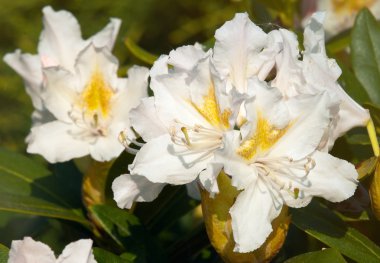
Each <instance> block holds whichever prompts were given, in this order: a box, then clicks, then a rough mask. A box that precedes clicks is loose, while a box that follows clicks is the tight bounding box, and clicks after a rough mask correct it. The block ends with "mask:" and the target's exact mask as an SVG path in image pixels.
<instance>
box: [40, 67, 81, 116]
mask: <svg viewBox="0 0 380 263" xmlns="http://www.w3.org/2000/svg"><path fill="white" fill-rule="evenodd" d="M44 75H45V77H46V85H45V89H44V90H43V91H42V93H41V97H42V99H43V102H44V106H45V107H46V108H47V109H48V110H49V111H50V112H51V113H52V114H53V115H54V116H55V117H56V118H57V119H58V120H60V121H64V122H72V119H71V117H70V114H69V113H70V111H71V110H72V108H73V104H74V103H75V102H76V99H77V94H76V92H75V87H77V86H78V82H77V80H76V78H75V76H74V75H72V74H71V73H70V72H69V71H67V70H65V69H63V68H60V67H51V68H47V69H44Z"/></svg>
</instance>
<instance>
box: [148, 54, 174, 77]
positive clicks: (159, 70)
mask: <svg viewBox="0 0 380 263" xmlns="http://www.w3.org/2000/svg"><path fill="white" fill-rule="evenodd" d="M168 60H169V56H168V55H161V56H160V57H159V58H158V59H157V60H156V61H155V62H154V63H153V66H152V68H151V69H150V72H149V75H150V76H151V77H152V78H153V77H156V76H159V75H164V74H168V73H169V69H168Z"/></svg>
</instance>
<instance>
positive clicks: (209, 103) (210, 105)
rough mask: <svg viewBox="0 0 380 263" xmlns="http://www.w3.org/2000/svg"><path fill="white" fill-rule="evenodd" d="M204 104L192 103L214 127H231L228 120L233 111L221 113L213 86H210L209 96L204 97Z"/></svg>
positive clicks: (228, 110)
mask: <svg viewBox="0 0 380 263" xmlns="http://www.w3.org/2000/svg"><path fill="white" fill-rule="evenodd" d="M202 102H203V103H202V104H201V105H197V104H195V103H194V102H192V105H193V107H194V108H195V109H196V110H197V111H198V112H199V113H200V114H201V115H202V116H203V117H204V118H205V119H206V120H207V121H208V122H209V123H210V124H211V125H212V126H214V127H220V128H222V129H224V128H226V129H228V128H229V126H230V124H229V121H228V119H229V117H230V115H231V110H230V109H225V110H224V111H223V112H220V108H219V104H218V102H217V99H216V96H215V88H214V86H213V85H211V86H210V88H209V90H208V93H207V95H205V96H203V101H202Z"/></svg>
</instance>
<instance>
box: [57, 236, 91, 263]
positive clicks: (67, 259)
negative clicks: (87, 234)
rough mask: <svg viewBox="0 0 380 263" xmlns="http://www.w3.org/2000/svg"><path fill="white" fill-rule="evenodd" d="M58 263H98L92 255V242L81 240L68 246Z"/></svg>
mask: <svg viewBox="0 0 380 263" xmlns="http://www.w3.org/2000/svg"><path fill="white" fill-rule="evenodd" d="M57 263H96V260H95V258H94V255H93V254H92V240H91V239H80V240H78V241H76V242H72V243H70V244H68V245H67V246H66V247H65V249H64V250H63V251H62V254H61V255H60V256H59V257H58V259H57Z"/></svg>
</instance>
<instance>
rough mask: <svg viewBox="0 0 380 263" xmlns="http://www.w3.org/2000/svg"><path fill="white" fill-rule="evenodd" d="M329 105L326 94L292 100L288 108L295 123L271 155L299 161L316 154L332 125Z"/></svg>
mask: <svg viewBox="0 0 380 263" xmlns="http://www.w3.org/2000/svg"><path fill="white" fill-rule="evenodd" d="M329 105H330V98H329V96H328V95H327V94H326V93H323V94H320V95H316V96H308V97H299V98H294V99H290V100H289V101H288V107H289V112H290V114H291V116H292V117H291V119H293V120H294V122H293V123H291V124H290V127H289V128H288V130H287V131H286V133H285V134H284V135H283V136H282V137H281V138H280V139H279V141H278V142H277V143H276V144H275V145H274V146H273V147H272V148H271V150H270V153H269V154H270V155H271V156H272V157H284V156H287V157H291V158H293V159H294V160H298V159H302V158H304V157H305V156H307V155H309V154H311V153H312V152H314V151H315V150H316V149H317V147H318V146H319V144H320V142H321V139H322V136H323V135H324V134H325V132H326V130H327V128H328V125H329V123H330V113H329Z"/></svg>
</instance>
